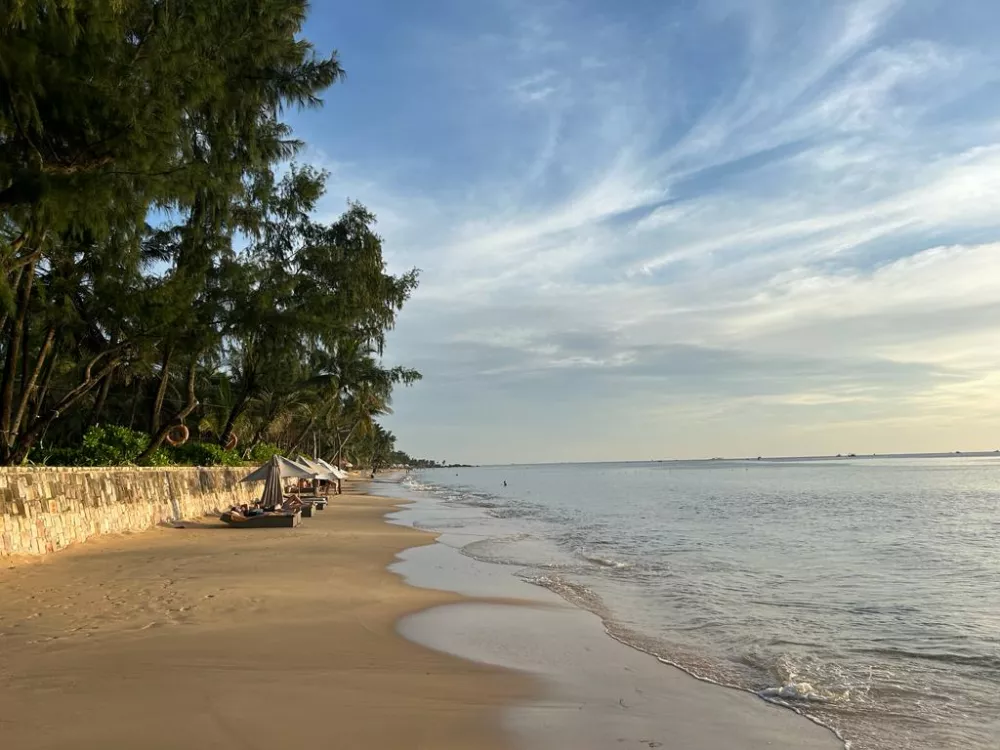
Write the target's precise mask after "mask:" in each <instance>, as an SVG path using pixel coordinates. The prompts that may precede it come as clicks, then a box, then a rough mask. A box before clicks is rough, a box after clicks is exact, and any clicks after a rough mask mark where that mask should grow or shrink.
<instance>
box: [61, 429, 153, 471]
mask: <svg viewBox="0 0 1000 750" xmlns="http://www.w3.org/2000/svg"><path fill="white" fill-rule="evenodd" d="M147 445H149V435H147V434H145V433H143V432H136V431H135V430H130V429H129V428H128V427H122V426H121V425H112V424H109V425H94V426H93V427H91V428H90V429H89V430H87V432H86V433H85V434H84V436H83V445H82V446H81V447H80V461H79V464H78V465H80V466H124V465H127V464H133V463H135V460H136V459H137V458H138V457H139V454H140V453H142V452H143V451H144V450H145V449H146V446H147Z"/></svg>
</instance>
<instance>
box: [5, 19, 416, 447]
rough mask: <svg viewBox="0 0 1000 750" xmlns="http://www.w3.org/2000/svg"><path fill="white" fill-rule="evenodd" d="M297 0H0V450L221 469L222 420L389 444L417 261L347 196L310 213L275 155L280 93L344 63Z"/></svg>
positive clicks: (315, 94) (298, 441)
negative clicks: (342, 205)
mask: <svg viewBox="0 0 1000 750" xmlns="http://www.w3.org/2000/svg"><path fill="white" fill-rule="evenodd" d="M307 6H308V3H307V2H306V0H212V1H211V2H191V1H189V0H182V1H180V2H163V1H162V0H131V1H129V2H125V1H124V0H38V2H27V1H26V0H15V1H14V3H13V4H11V3H8V4H7V5H5V6H4V5H3V4H0V91H2V92H3V95H2V96H0V145H2V148H0V316H4V320H5V321H6V322H5V324H4V326H3V328H2V331H0V464H16V463H20V462H21V461H23V460H25V458H26V457H28V456H29V455H30V456H31V458H32V460H34V461H36V462H38V461H42V462H45V463H62V464H66V465H121V464H128V463H136V462H137V463H141V464H145V465H154V466H164V465H169V464H171V463H180V464H194V465H203V466H207V465H236V464H238V463H239V458H238V455H239V454H238V453H237V452H236V451H225V450H223V449H222V448H219V447H218V446H220V445H227V444H229V442H230V440H231V438H232V436H233V435H234V434H235V435H236V436H237V437H238V438H239V443H238V445H239V448H238V449H237V450H239V451H240V452H243V451H246V450H247V448H249V451H248V454H247V455H248V457H249V459H250V460H252V461H254V462H263V461H266V460H267V459H268V458H269V457H270V456H271V455H273V454H274V453H275V452H277V451H279V450H280V451H282V452H283V453H286V454H289V455H295V454H296V453H298V452H300V451H301V450H304V449H308V448H312V447H313V446H315V450H318V451H320V452H321V453H323V455H325V456H327V457H330V458H340V457H342V456H345V455H347V454H348V453H350V455H352V456H354V457H355V458H357V457H359V456H362V454H363V455H364V456H365V459H364V460H370V461H372V462H373V463H376V464H378V463H380V462H381V463H384V462H385V461H387V460H388V459H387V453H386V452H387V450H389V449H391V442H392V441H391V440H390V439H389V438H391V436H389V437H386V436H387V435H388V433H384V431H381V432H380V430H381V428H380V427H379V426H378V424H377V421H376V420H377V418H378V417H380V416H381V415H384V414H389V413H391V399H392V391H393V388H394V387H395V386H397V385H400V384H402V385H410V384H411V383H414V382H416V381H417V380H419V378H420V374H419V373H417V372H416V371H415V370H411V369H407V368H405V367H391V368H390V367H386V366H384V365H383V363H382V361H381V356H382V351H383V348H384V346H385V342H386V334H387V332H388V331H389V330H390V329H392V328H393V326H394V325H395V322H396V316H397V315H398V313H399V311H400V310H401V308H402V306H403V304H404V303H405V302H406V301H407V300H408V299H409V297H410V294H411V293H412V291H413V289H414V288H415V286H416V284H417V272H416V270H413V271H410V272H407V273H403V274H401V275H393V274H390V273H388V272H387V270H386V265H385V262H384V258H383V247H382V238H381V237H380V236H379V235H378V234H377V232H376V229H375V216H374V215H373V214H372V213H371V212H370V211H369V210H368V209H366V208H365V207H364V206H363V205H361V204H360V203H353V202H352V203H349V204H348V206H347V208H346V210H345V212H344V213H343V215H342V216H340V217H339V218H337V219H336V220H334V221H332V222H320V221H318V220H316V219H315V218H313V212H314V211H315V209H316V207H317V205H318V201H319V200H320V198H321V197H322V195H323V193H324V190H325V181H326V175H325V174H324V173H323V172H322V171H320V170H317V169H314V168H312V167H310V166H299V165H295V164H291V165H289V163H288V161H289V160H290V159H291V158H292V157H293V156H294V154H295V153H296V152H297V150H298V148H299V145H300V144H299V143H298V142H297V141H295V140H294V139H293V138H292V134H291V130H290V128H289V127H288V125H287V124H286V123H285V122H283V121H282V117H283V116H284V112H285V111H286V110H287V108H288V107H295V106H299V107H301V106H314V105H316V104H318V103H319V96H320V94H321V93H322V92H323V91H324V90H325V89H326V88H327V87H328V86H330V85H331V84H332V83H333V82H335V81H337V80H339V79H340V77H341V76H342V73H343V71H342V70H341V68H340V66H339V63H338V60H337V57H336V55H335V54H333V55H331V56H329V57H326V58H322V57H318V56H317V55H316V53H315V51H314V49H313V47H312V45H311V43H310V42H309V41H308V39H305V38H304V37H303V36H302V33H301V31H302V28H303V24H304V21H305V15H306V9H307ZM276 173H277V174H283V175H284V176H283V177H280V178H279V177H278V176H276ZM154 217H155V219H154ZM153 221H156V222H158V223H157V224H156V225H155V226H152V225H151V223H152V222H153ZM95 424H98V425H101V426H100V427H98V428H94V427H91V426H92V425H95ZM178 424H187V425H188V426H189V427H193V428H194V429H193V432H194V433H195V434H196V435H197V439H196V440H195V441H193V442H192V443H190V444H187V445H185V446H182V447H179V448H169V447H164V442H165V439H166V437H167V435H168V433H169V430H170V429H171V428H173V427H174V426H175V425H178ZM43 439H44V440H48V441H50V443H51V445H48V446H46V449H45V450H33V447H34V446H35V445H37V444H38V442H39V441H41V440H43ZM199 441H200V442H199ZM387 446H388V447H387Z"/></svg>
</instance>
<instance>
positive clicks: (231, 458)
mask: <svg viewBox="0 0 1000 750" xmlns="http://www.w3.org/2000/svg"><path fill="white" fill-rule="evenodd" d="M169 451H170V456H171V458H172V459H173V461H174V463H178V464H184V465H186V466H242V465H243V460H242V459H241V458H240V454H239V453H237V452H236V451H235V450H232V451H227V450H225V449H224V448H223V447H222V446H220V445H216V444H215V443H184V445H177V446H173V447H172V448H170V449H169Z"/></svg>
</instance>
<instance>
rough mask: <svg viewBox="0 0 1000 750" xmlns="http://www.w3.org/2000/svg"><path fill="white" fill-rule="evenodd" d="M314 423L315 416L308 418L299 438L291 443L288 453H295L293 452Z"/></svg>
mask: <svg viewBox="0 0 1000 750" xmlns="http://www.w3.org/2000/svg"><path fill="white" fill-rule="evenodd" d="M315 423H316V417H315V416H312V417H309V421H308V422H306V426H305V427H303V428H302V431H301V432H300V433H299V436H298V437H297V438H295V441H294V442H293V443H292V447H291V448H289V449H288V452H289V453H295V451H296V450H298V447H299V446H300V445H302V441H303V440H305V439H306V435H308V434H309V430H311V429H312V426H313V425H314V424H315Z"/></svg>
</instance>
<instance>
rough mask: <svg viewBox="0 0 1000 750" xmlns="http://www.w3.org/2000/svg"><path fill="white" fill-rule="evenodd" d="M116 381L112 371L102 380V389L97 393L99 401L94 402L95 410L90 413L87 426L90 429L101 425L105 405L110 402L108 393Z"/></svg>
mask: <svg viewBox="0 0 1000 750" xmlns="http://www.w3.org/2000/svg"><path fill="white" fill-rule="evenodd" d="M114 379H115V372H114V370H112V371H111V372H109V373H108V374H107V375H105V376H104V378H103V379H102V380H101V389H100V390H99V391H98V392H97V401H95V402H94V408H93V409H91V411H90V419H88V420H87V424H88V425H89V426H90V427H93V426H94V425H96V424H99V423H100V421H101V412H103V411H104V405H105V404H106V403H107V401H108V393H109V392H110V391H111V385H112V383H113V382H114Z"/></svg>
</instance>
